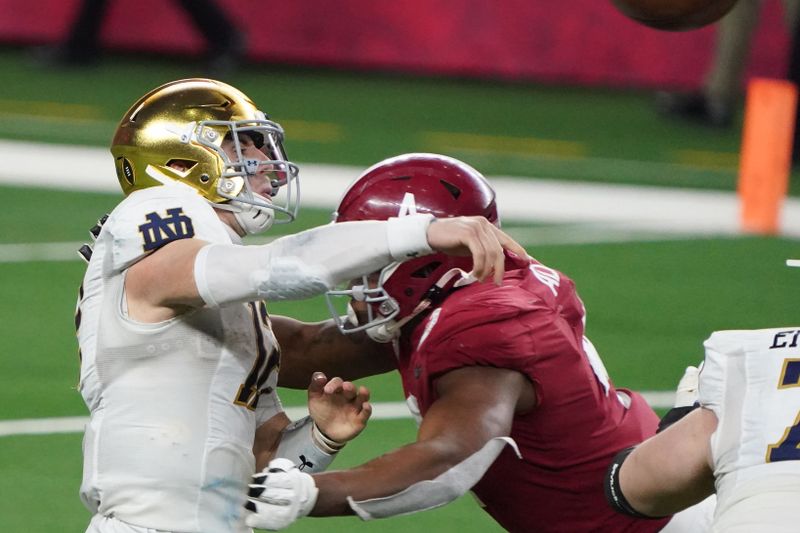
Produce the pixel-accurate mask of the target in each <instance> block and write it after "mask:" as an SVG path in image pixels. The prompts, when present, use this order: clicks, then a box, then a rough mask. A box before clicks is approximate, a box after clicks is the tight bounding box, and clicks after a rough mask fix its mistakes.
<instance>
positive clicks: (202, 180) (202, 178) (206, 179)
mask: <svg viewBox="0 0 800 533" xmlns="http://www.w3.org/2000/svg"><path fill="white" fill-rule="evenodd" d="M210 180H211V178H210V177H209V175H208V174H202V175H201V176H200V183H208V182H209V181H210Z"/></svg>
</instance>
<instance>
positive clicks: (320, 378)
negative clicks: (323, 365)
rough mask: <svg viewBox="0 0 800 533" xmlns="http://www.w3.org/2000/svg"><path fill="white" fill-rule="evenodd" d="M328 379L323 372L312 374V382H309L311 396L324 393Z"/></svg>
mask: <svg viewBox="0 0 800 533" xmlns="http://www.w3.org/2000/svg"><path fill="white" fill-rule="evenodd" d="M327 381H328V378H327V376H325V374H323V373H322V372H314V373H313V374H312V375H311V383H309V384H308V395H309V397H310V396H316V395H319V394H322V391H323V390H324V387H325V384H326V382H327Z"/></svg>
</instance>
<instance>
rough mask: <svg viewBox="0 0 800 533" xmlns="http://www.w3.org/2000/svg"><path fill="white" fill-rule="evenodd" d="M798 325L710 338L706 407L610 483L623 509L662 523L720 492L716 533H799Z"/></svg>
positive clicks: (646, 445)
mask: <svg viewBox="0 0 800 533" xmlns="http://www.w3.org/2000/svg"><path fill="white" fill-rule="evenodd" d="M799 338H800V327H785V328H775V329H761V330H750V331H718V332H715V333H713V334H712V335H711V337H709V338H708V340H706V342H705V344H704V346H705V360H704V362H703V365H702V370H701V371H700V373H699V384H698V404H699V406H700V407H699V408H697V409H694V410H692V411H691V412H690V413H689V414H687V415H686V416H685V417H683V418H682V419H680V420H679V421H678V422H676V423H674V424H673V425H671V426H670V427H668V428H667V429H665V430H664V431H663V432H661V433H658V434H657V435H655V436H654V437H651V438H650V439H648V440H646V441H645V442H643V443H642V444H640V445H639V446H637V447H635V448H633V449H631V450H625V451H624V452H621V454H620V455H619V456H617V458H616V459H615V461H614V463H612V466H611V468H610V469H609V475H608V477H607V479H606V487H607V489H608V490H607V494H608V495H609V501H610V503H611V504H612V506H614V507H615V508H617V510H619V511H621V512H624V513H627V514H634V515H645V516H650V517H658V516H663V515H666V514H670V513H674V512H676V511H678V510H680V509H684V508H686V507H688V506H690V505H692V504H694V503H696V502H699V501H701V500H703V499H704V498H706V497H707V496H708V495H710V494H713V493H715V492H716V495H717V507H716V511H715V514H714V519H713V523H712V526H711V531H713V532H720V533H721V532H725V533H789V532H794V531H797V530H798V526H797V518H796V516H795V513H796V508H797V502H798V501H800V348H798V340H799Z"/></svg>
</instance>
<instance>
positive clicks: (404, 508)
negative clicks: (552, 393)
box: [248, 367, 535, 527]
mask: <svg viewBox="0 0 800 533" xmlns="http://www.w3.org/2000/svg"><path fill="white" fill-rule="evenodd" d="M437 392H438V399H437V400H436V401H435V402H434V403H433V405H432V406H431V407H430V409H429V410H428V411H427V413H426V414H425V417H424V419H423V421H422V424H421V426H420V429H419V433H418V436H417V441H416V442H415V443H413V444H409V445H407V446H404V447H402V448H399V449H397V450H395V451H392V452H390V453H387V454H385V455H383V456H381V457H378V458H377V459H374V460H372V461H370V462H368V463H366V464H364V465H362V466H359V467H357V468H353V469H350V470H340V471H331V472H325V473H322V474H315V475H314V476H313V481H314V483H315V484H316V486H317V487H316V488H315V487H313V484H312V488H311V489H310V490H305V489H304V490H305V492H303V491H301V493H300V494H299V496H300V497H299V498H298V499H299V500H300V501H305V502H310V503H313V502H314V501H315V502H316V503H315V504H314V506H313V509H311V508H310V505H309V507H308V508H305V509H303V508H302V506H301V508H300V511H299V512H295V511H296V510H293V513H294V514H291V513H289V514H290V516H289V517H288V521H287V522H276V520H279V519H280V518H278V517H284V516H285V515H286V514H287V513H286V512H285V509H282V508H279V507H281V506H276V505H274V504H269V503H267V502H269V501H274V499H273V498H271V496H273V494H272V492H273V491H275V490H278V491H279V492H280V491H282V490H284V489H283V488H285V487H287V486H289V487H295V488H298V487H301V488H302V487H306V486H307V485H305V484H304V483H305V481H302V480H303V479H304V476H305V474H303V473H302V472H297V471H296V470H294V471H291V472H287V473H281V472H278V473H277V474H275V476H274V481H273V479H271V475H270V474H268V475H267V477H266V480H265V481H263V483H264V485H262V486H261V487H257V488H256V490H255V491H251V498H250V501H251V506H252V508H256V509H258V512H257V514H256V515H251V517H249V519H248V520H249V521H248V523H249V524H251V525H254V526H259V527H263V526H264V525H271V526H273V527H275V526H282V527H285V526H286V525H288V523H290V522H291V521H292V520H294V519H296V518H297V517H298V516H304V515H305V514H307V513H308V512H309V511H310V514H312V515H314V516H330V515H345V514H353V513H354V512H358V514H359V516H361V517H362V518H371V517H382V516H391V515H393V514H399V513H408V512H415V511H421V510H424V509H428V508H431V507H433V506H438V505H442V504H444V503H447V502H448V501H452V500H453V499H455V498H457V497H458V496H460V495H462V494H463V493H464V492H466V491H467V490H468V489H469V488H470V487H471V486H472V485H474V484H475V483H476V482H477V481H478V480H479V479H480V478H481V477H482V476H483V474H484V473H485V471H486V469H487V468H488V467H489V466H490V465H491V463H492V462H493V461H494V459H495V458H496V456H497V454H499V453H500V451H501V450H502V448H503V445H504V443H503V442H500V443H499V446H497V447H495V448H494V449H493V450H490V451H491V455H488V456H484V455H485V454H484V455H481V454H483V452H484V450H486V449H487V448H489V446H490V445H491V444H494V443H493V442H490V441H492V439H494V438H496V437H507V436H508V435H509V434H510V432H511V424H512V420H513V417H514V415H515V413H518V412H525V411H527V410H530V409H532V408H533V407H534V405H535V396H534V392H533V387H532V385H531V383H530V381H528V379H527V378H526V377H525V376H523V375H522V374H520V373H518V372H516V371H513V370H508V369H499V368H489V367H465V368H460V369H457V370H453V371H451V372H448V373H447V374H445V375H444V376H442V377H441V378H440V379H439V380H438V381H437ZM309 479H310V478H309ZM301 481H302V482H301ZM282 487H283V488H282ZM317 488H318V493H316V490H317ZM282 494H283V496H284V497H287V493H286V492H282ZM259 496H261V497H262V499H259ZM374 498H382V500H381V502H380V503H378V504H377V506H376V505H374V504H373V503H371V502H369V501H366V500H371V499H374ZM348 500H350V501H348ZM295 501H297V500H295ZM351 505H352V507H351ZM284 507H285V506H284Z"/></svg>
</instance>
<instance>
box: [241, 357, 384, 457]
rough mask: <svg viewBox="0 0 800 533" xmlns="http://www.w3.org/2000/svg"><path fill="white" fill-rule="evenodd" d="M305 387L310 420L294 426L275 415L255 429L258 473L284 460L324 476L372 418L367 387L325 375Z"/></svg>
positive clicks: (278, 413)
mask: <svg viewBox="0 0 800 533" xmlns="http://www.w3.org/2000/svg"><path fill="white" fill-rule="evenodd" d="M309 381H310V384H309ZM306 384H307V386H308V411H309V416H307V417H305V418H301V419H300V420H296V421H294V422H291V421H290V420H289V418H288V417H287V416H286V414H285V413H284V412H283V411H273V412H274V415H273V416H271V417H270V418H269V419H268V420H267V421H266V422H264V423H263V424H261V425H260V426H259V427H258V428H257V429H256V434H255V440H254V443H253V454H254V455H255V459H256V470H261V469H263V468H264V467H265V466H266V465H267V463H269V461H270V460H271V459H273V458H274V457H283V458H288V459H289V460H291V461H292V463H293V464H295V465H298V466H303V468H304V470H305V471H307V472H321V471H323V470H325V468H327V467H328V465H329V464H330V463H331V462H332V461H333V459H334V458H335V456H336V454H337V453H338V452H339V450H341V449H342V448H343V447H344V445H345V444H346V443H347V442H348V441H350V440H352V439H354V438H356V436H358V434H359V433H361V431H363V430H364V428H365V427H366V425H367V420H368V419H369V417H370V415H371V414H372V405H371V404H370V403H369V390H367V388H366V387H363V386H362V387H358V386H356V385H355V384H353V383H351V382H349V381H345V380H343V379H342V378H339V377H334V378H331V379H328V378H327V376H325V374H323V373H322V372H315V373H313V375H312V376H311V377H310V378H309V379H308V380H306ZM271 394H275V393H274V391H273V392H272V393H271ZM277 405H280V404H279V403H278V404H277Z"/></svg>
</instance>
